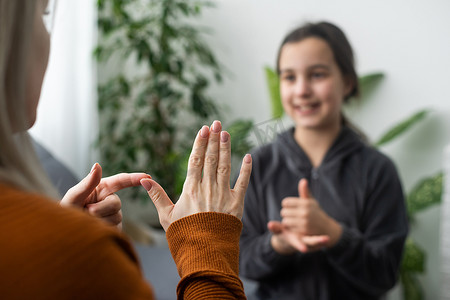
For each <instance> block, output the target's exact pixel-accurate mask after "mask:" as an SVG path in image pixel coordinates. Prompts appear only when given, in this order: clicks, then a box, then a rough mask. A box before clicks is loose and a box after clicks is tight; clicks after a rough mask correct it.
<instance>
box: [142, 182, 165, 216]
mask: <svg viewBox="0 0 450 300" xmlns="http://www.w3.org/2000/svg"><path fill="white" fill-rule="evenodd" d="M140 182H141V185H142V186H143V187H144V188H145V189H146V190H147V193H148V195H149V196H150V199H152V201H153V204H154V205H155V207H156V210H157V211H158V215H159V219H160V220H163V219H165V218H166V215H167V214H168V213H169V212H170V209H171V208H172V206H173V202H172V200H170V198H169V196H167V194H166V192H165V191H164V189H163V188H162V187H161V186H160V185H159V184H158V183H157V182H156V181H154V180H152V179H149V178H144V179H141V181H140ZM168 208H169V209H168Z"/></svg>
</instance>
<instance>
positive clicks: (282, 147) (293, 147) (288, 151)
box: [274, 126, 366, 170]
mask: <svg viewBox="0 0 450 300" xmlns="http://www.w3.org/2000/svg"><path fill="white" fill-rule="evenodd" d="M294 130H295V128H294V127H292V128H290V129H289V130H287V131H285V132H283V133H280V134H279V135H278V136H277V139H276V140H275V142H274V147H275V148H277V149H276V150H277V151H279V152H280V153H281V154H282V155H283V156H284V157H286V159H287V160H288V166H289V167H290V168H291V167H292V168H295V169H308V170H311V169H312V168H313V166H312V164H311V161H310V160H309V158H308V156H307V155H306V153H305V152H304V151H303V149H302V148H301V147H300V146H299V145H298V144H297V142H296V141H295V139H294ZM365 145H366V144H365V143H364V142H363V140H362V139H361V138H360V136H359V135H358V134H356V133H355V132H354V131H353V130H351V129H350V128H348V127H346V126H343V127H342V129H341V132H340V133H339V135H338V136H337V138H336V140H335V141H334V142H333V144H332V145H331V147H330V149H328V151H327V153H326V154H325V157H324V159H323V161H322V163H321V165H320V166H319V168H321V169H322V168H327V167H331V166H332V165H334V163H336V162H339V161H342V160H344V159H345V158H346V157H348V156H350V155H351V154H352V153H353V152H355V151H358V150H359V149H361V148H363V147H364V146H365Z"/></svg>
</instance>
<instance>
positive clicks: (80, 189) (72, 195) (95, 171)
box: [60, 163, 102, 207]
mask: <svg viewBox="0 0 450 300" xmlns="http://www.w3.org/2000/svg"><path fill="white" fill-rule="evenodd" d="M101 179H102V167H100V165H99V164H98V163H96V164H95V165H94V166H93V167H92V170H91V172H90V173H89V175H88V176H86V177H85V178H83V180H81V181H80V182H79V183H78V184H77V185H75V186H73V187H72V188H70V189H69V190H68V191H67V193H66V194H65V195H64V197H63V199H62V200H61V202H60V204H61V205H63V206H64V205H68V206H69V205H74V206H78V207H84V205H85V204H86V203H87V202H89V201H91V199H89V198H90V197H91V196H92V195H91V194H92V192H93V191H94V190H95V188H96V187H97V185H98V184H99V183H100V180H101Z"/></svg>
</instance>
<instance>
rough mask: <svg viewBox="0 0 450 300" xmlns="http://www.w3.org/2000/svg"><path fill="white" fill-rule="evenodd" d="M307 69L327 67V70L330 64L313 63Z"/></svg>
mask: <svg viewBox="0 0 450 300" xmlns="http://www.w3.org/2000/svg"><path fill="white" fill-rule="evenodd" d="M308 69H327V70H329V69H330V66H328V65H324V64H315V65H312V66H309V67H308Z"/></svg>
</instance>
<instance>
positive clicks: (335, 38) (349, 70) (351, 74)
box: [277, 22, 359, 101]
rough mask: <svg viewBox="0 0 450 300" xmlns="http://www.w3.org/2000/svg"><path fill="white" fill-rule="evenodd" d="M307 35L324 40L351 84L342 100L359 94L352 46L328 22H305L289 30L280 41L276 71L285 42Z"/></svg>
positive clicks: (295, 40) (340, 32) (278, 69)
mask: <svg viewBox="0 0 450 300" xmlns="http://www.w3.org/2000/svg"><path fill="white" fill-rule="evenodd" d="M309 37H316V38H320V39H322V40H324V41H325V42H326V43H327V44H328V46H329V47H330V48H331V51H332V52H333V55H334V59H335V61H336V63H337V65H338V67H339V69H340V70H341V73H342V75H343V76H344V78H345V79H346V80H349V81H350V82H351V83H352V84H353V89H352V90H351V92H350V93H349V94H348V95H345V98H344V100H345V101H347V100H348V99H350V98H352V97H358V96H359V84H358V76H357V75H356V71H355V61H354V57H353V50H352V46H350V43H349V42H348V40H347V38H346V36H345V34H344V33H343V32H342V30H341V29H339V28H338V27H337V26H335V25H333V24H331V23H328V22H319V23H306V24H305V25H303V26H301V27H298V28H296V29H294V30H293V31H291V32H290V33H289V34H288V35H287V36H286V37H285V38H284V40H283V42H282V43H281V46H280V49H279V50H278V56H277V72H278V74H279V73H280V65H279V63H280V54H281V49H282V48H283V46H284V45H285V44H288V43H296V42H300V41H302V40H304V39H306V38H309Z"/></svg>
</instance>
